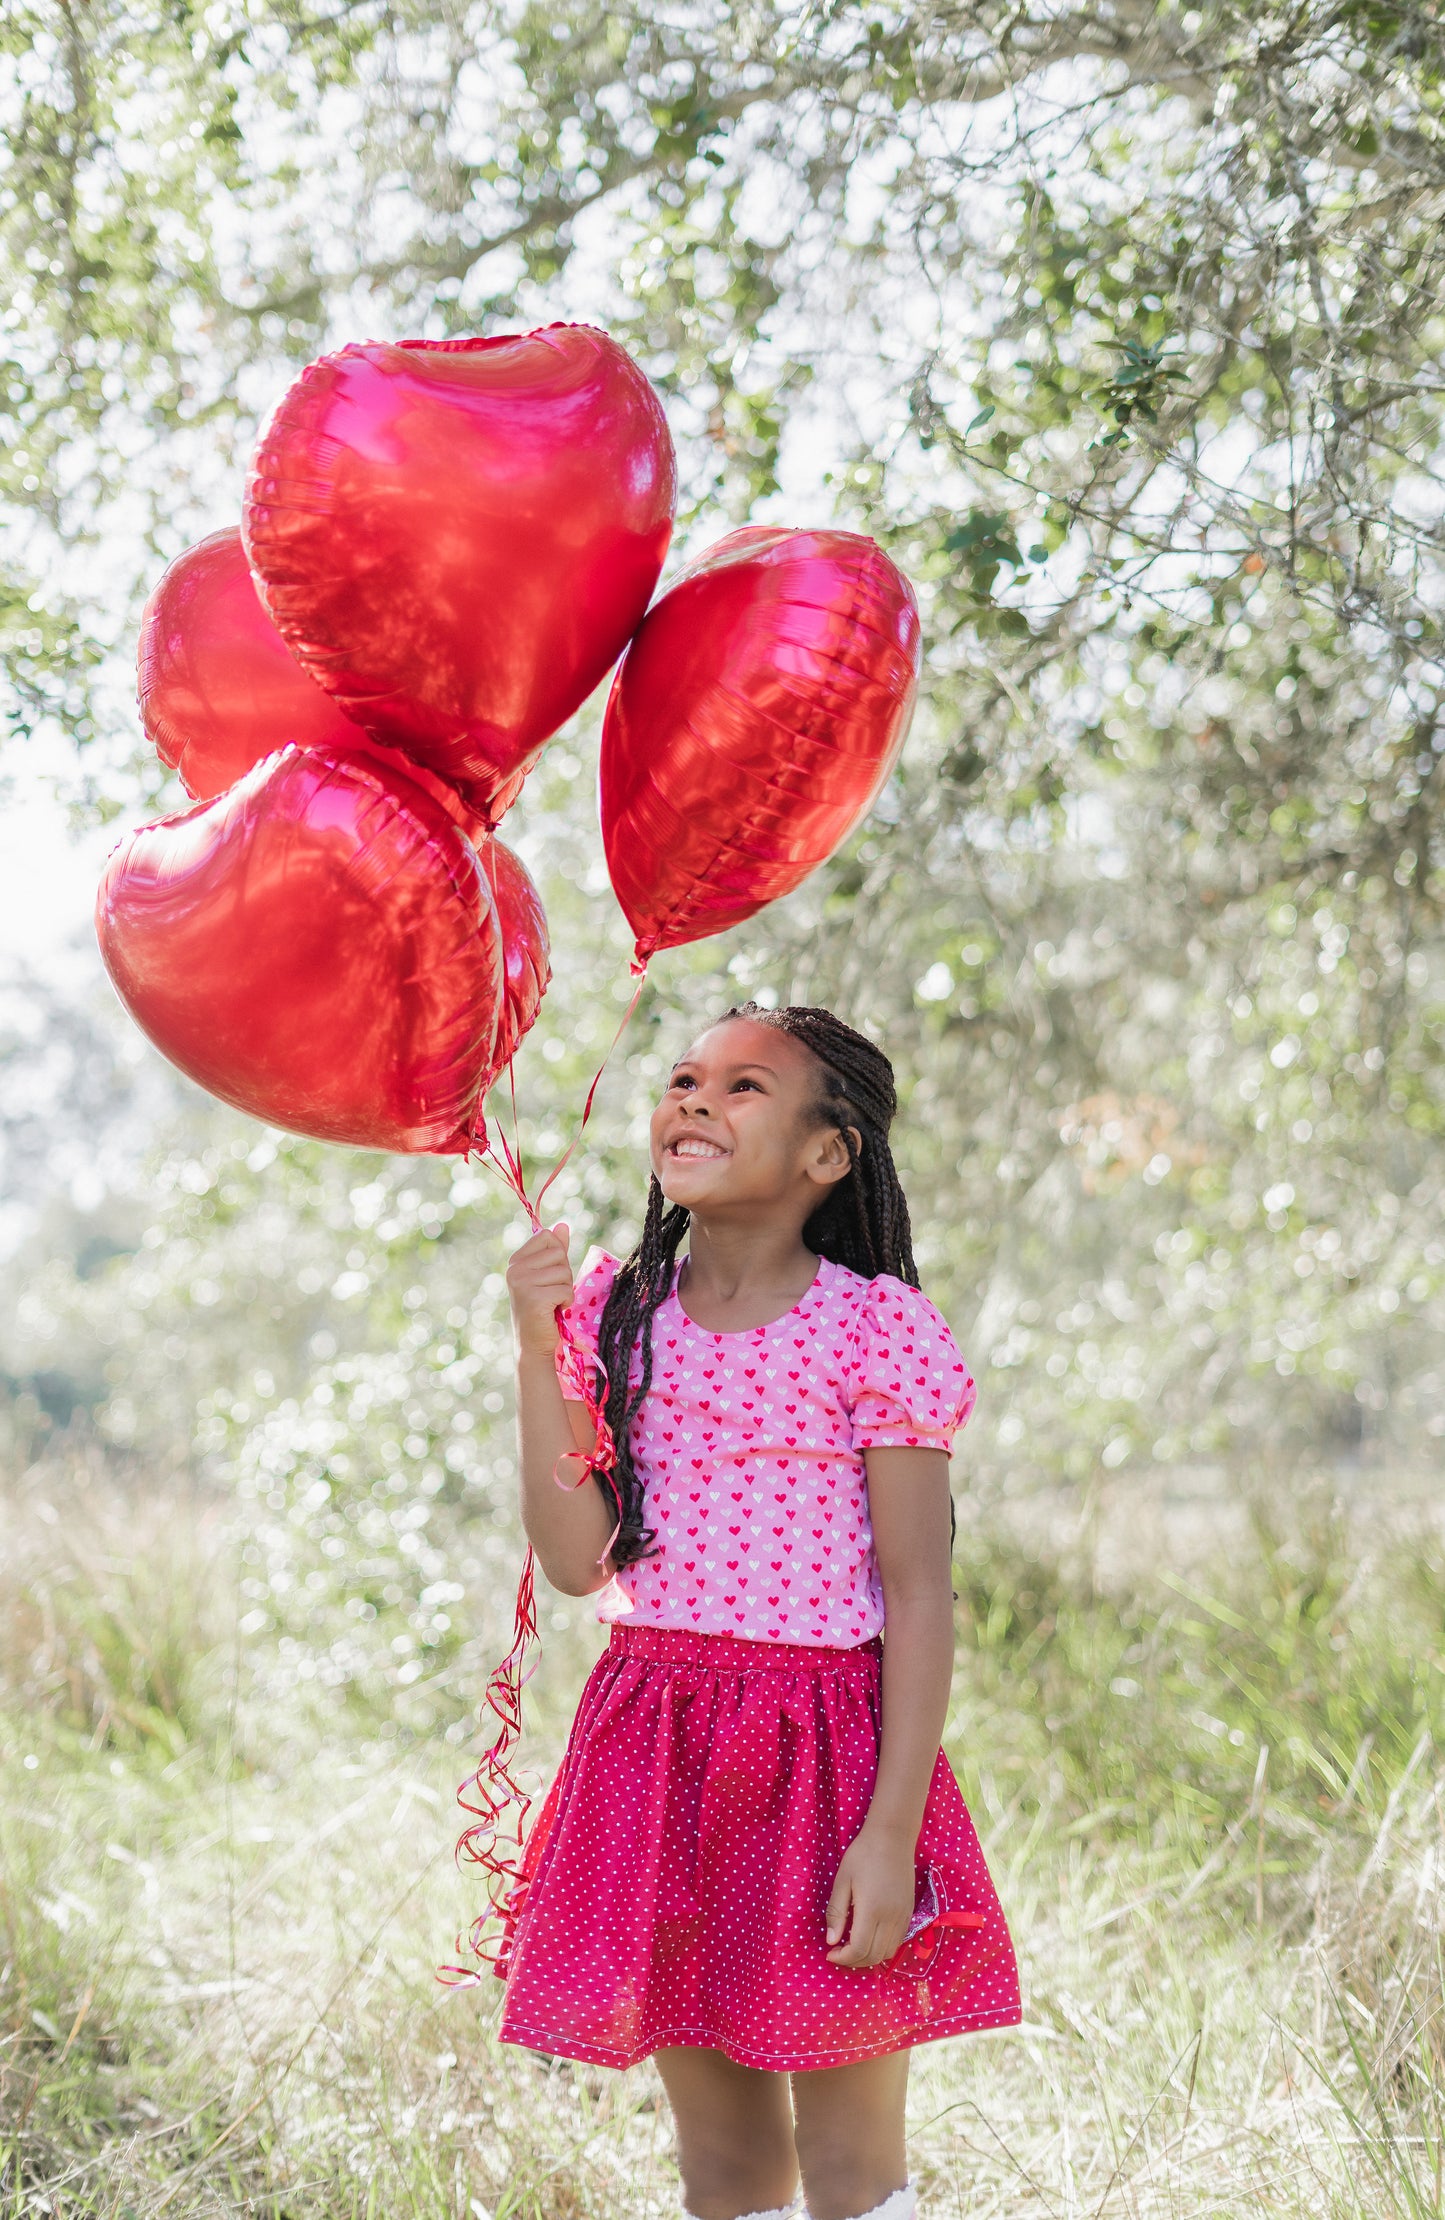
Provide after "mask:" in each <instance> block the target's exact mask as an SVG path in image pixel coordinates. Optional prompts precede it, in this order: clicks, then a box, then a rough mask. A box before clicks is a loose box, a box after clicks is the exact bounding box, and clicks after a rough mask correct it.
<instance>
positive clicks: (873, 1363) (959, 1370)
mask: <svg viewBox="0 0 1445 2220" xmlns="http://www.w3.org/2000/svg"><path fill="white" fill-rule="evenodd" d="M852 1372H853V1379H852V1400H851V1409H852V1421H853V1442H854V1446H855V1448H858V1449H942V1450H945V1451H946V1450H948V1449H949V1448H950V1447H951V1446H952V1443H953V1437H954V1435H955V1434H956V1433H957V1431H958V1429H959V1428H960V1427H961V1426H962V1425H963V1424H964V1422H965V1421H966V1419H967V1418H968V1415H969V1412H970V1411H971V1410H972V1409H973V1403H974V1384H973V1380H972V1378H971V1377H970V1374H969V1370H968V1366H967V1365H966V1364H965V1363H964V1361H963V1358H962V1357H961V1356H960V1355H959V1353H958V1344H957V1343H956V1342H955V1340H954V1338H953V1335H952V1334H951V1333H950V1332H949V1330H948V1326H947V1324H946V1323H945V1321H944V1319H943V1317H942V1315H941V1313H940V1312H939V1311H937V1310H935V1309H934V1307H933V1305H932V1303H930V1302H929V1300H928V1297H927V1296H926V1295H920V1294H919V1292H918V1290H917V1288H916V1287H907V1286H905V1285H904V1283H903V1281H902V1280H897V1279H894V1277H893V1275H892V1274H891V1273H888V1272H884V1273H880V1274H879V1276H878V1278H877V1279H875V1280H871V1281H870V1282H869V1285H868V1292H867V1294H866V1295H865V1296H864V1298H863V1302H862V1304H861V1306H860V1309H859V1314H858V1333H857V1339H856V1342H855V1345H854V1356H853V1367H852Z"/></svg>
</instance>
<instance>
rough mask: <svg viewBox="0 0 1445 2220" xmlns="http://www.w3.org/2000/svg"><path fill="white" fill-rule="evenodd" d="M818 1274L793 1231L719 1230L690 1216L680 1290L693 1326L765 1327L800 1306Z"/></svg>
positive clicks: (815, 1263) (720, 1329) (724, 1328)
mask: <svg viewBox="0 0 1445 2220" xmlns="http://www.w3.org/2000/svg"><path fill="white" fill-rule="evenodd" d="M817 1270H818V1259H817V1257H816V1256H815V1255H814V1253H813V1251H812V1250H811V1249H810V1248H807V1247H806V1246H805V1245H804V1242H803V1238H802V1235H801V1233H800V1232H799V1231H798V1229H797V1228H796V1227H795V1226H780V1227H775V1228H768V1227H759V1226H730V1225H721V1226H719V1225H708V1224H707V1223H705V1222H703V1221H700V1220H699V1219H698V1218H696V1217H694V1219H693V1221H692V1226H691V1229H690V1232H689V1237H688V1252H687V1256H686V1258H685V1260H684V1263H683V1267H682V1276H681V1280H680V1283H679V1285H680V1288H682V1289H685V1290H686V1294H687V1301H686V1306H685V1307H686V1310H687V1315H688V1317H689V1318H691V1319H692V1321H693V1323H694V1324H695V1325H698V1326H702V1327H705V1328H707V1329H709V1330H710V1331H712V1332H714V1333H728V1332H737V1331H740V1330H741V1331H746V1330H747V1329H748V1328H749V1327H752V1326H760V1325H762V1326H765V1325H770V1324H771V1323H772V1321H773V1319H775V1318H778V1317H781V1316H782V1315H783V1314H784V1313H785V1312H786V1311H789V1310H791V1309H792V1308H793V1306H794V1305H795V1304H796V1303H800V1302H801V1301H802V1299H803V1297H804V1296H805V1295H806V1294H807V1292H808V1289H809V1288H810V1287H811V1286H812V1284H813V1281H814V1278H815V1277H816V1275H817Z"/></svg>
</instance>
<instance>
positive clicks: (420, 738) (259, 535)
mask: <svg viewBox="0 0 1445 2220" xmlns="http://www.w3.org/2000/svg"><path fill="white" fill-rule="evenodd" d="M675 498H676V464H675V461H674V457H673V452H672V441H671V439H670V438H669V436H668V431H667V424H666V421H665V419H664V417H663V414H662V409H661V406H660V404H659V402H658V399H657V396H656V394H655V393H654V392H653V390H652V388H651V386H650V385H649V384H648V382H647V380H646V378H645V377H644V376H643V375H642V372H641V371H640V370H639V369H638V368H637V366H636V364H635V363H634V362H633V361H632V360H631V358H630V357H629V356H628V355H626V354H625V353H624V352H623V350H622V349H621V348H620V347H619V346H617V345H616V343H615V342H614V341H612V340H610V339H609V338H607V337H606V335H605V334H604V333H602V332H599V331H592V330H589V329H587V328H586V327H585V326H582V325H576V324H557V325H553V326H551V327H550V328H549V329H548V330H545V331H535V332H527V333H512V334H507V335H500V336H498V337H495V338H487V339H452V340H425V339H420V340H403V341H401V342H400V343H399V344H397V345H391V344H389V343H386V342H368V343H366V344H364V345H357V346H350V347H344V348H342V350H341V351H340V353H339V354H333V355H326V356H323V358H322V359H321V360H320V361H319V362H313V363H312V364H311V365H310V366H309V367H308V368H307V369H306V370H304V371H303V372H302V373H301V376H300V377H299V378H298V379H297V380H296V382H295V384H294V385H293V386H292V387H291V388H290V390H289V391H288V392H287V393H286V394H285V395H284V396H283V397H282V400H281V403H280V406H279V407H278V408H277V410H276V413H275V415H274V416H273V417H272V419H271V422H270V424H269V425H268V426H267V428H266V430H265V432H264V433H263V434H262V437H261V441H260V444H259V446H258V448H257V450H256V456H255V460H254V463H253V465H252V470H251V476H250V480H249V483H248V486H247V491H246V509H245V522H244V529H245V538H246V551H247V554H248V555H249V557H250V560H251V565H252V568H253V569H254V571H255V572H256V574H257V576H258V578H259V580H260V585H261V592H262V598H263V599H264V601H265V604H266V608H267V611H268V613H269V615H270V617H271V619H272V622H273V623H274V624H275V626H276V628H277V630H278V631H279V632H280V634H281V637H282V639H283V640H284V641H285V642H286V645H287V646H288V647H289V648H290V650H291V652H292V654H293V655H294V656H295V657H296V659H297V661H298V663H299V664H300V665H301V668H302V669H303V670H304V671H305V672H306V673H307V674H308V675H309V676H310V677H311V678H313V679H315V680H316V681H317V683H318V684H319V685H321V686H323V687H324V688H325V689H326V691H327V692H328V693H329V694H330V695H332V697H333V698H334V699H335V700H336V702H337V703H338V704H339V705H340V706H341V707H342V708H343V709H345V711H346V712H347V714H348V715H349V716H351V717H354V718H355V719H356V721H357V722H358V723H359V724H361V725H362V726H364V727H365V729H366V730H367V731H368V732H370V733H372V734H374V735H375V736H376V737H377V738H378V739H381V740H385V741H388V742H390V743H391V744H393V745H395V746H399V747H404V748H406V749H407V750H408V751H409V752H410V753H411V754H413V755H414V756H415V757H416V759H417V761H418V762H420V763H426V764H428V765H430V767H431V768H432V769H433V770H435V771H439V772H440V773H441V774H442V776H443V777H445V778H448V779H451V780H453V781H454V782H455V783H456V785H457V786H458V787H459V788H460V789H461V790H462V791H463V792H464V793H465V794H466V796H467V798H468V800H469V801H470V802H472V804H473V806H474V807H475V808H477V809H478V810H479V811H481V812H482V813H483V814H484V815H485V816H486V818H487V821H488V822H489V823H491V824H495V823H496V821H497V818H498V817H499V816H500V815H501V813H502V811H503V810H504V809H506V808H507V807H508V805H509V804H510V803H511V802H512V801H513V800H515V798H516V795H517V791H518V789H519V787H520V785H521V782H522V779H523V777H524V776H525V775H526V772H527V771H528V769H529V768H530V767H531V765H532V764H533V763H534V762H535V761H536V758H537V756H538V754H539V753H540V752H541V748H542V745H543V743H544V741H546V740H547V738H548V737H549V736H550V735H551V734H552V733H554V732H555V731H556V730H557V728H558V726H559V725H560V724H562V723H564V722H565V720H566V719H567V718H568V717H570V716H571V714H572V712H573V710H574V709H576V708H578V707H579V705H580V704H581V703H582V702H583V701H584V700H585V699H586V697H587V695H588V694H590V693H591V691H592V689H593V687H594V686H595V685H596V684H597V682H598V680H599V679H600V678H601V677H602V675H603V673H604V672H605V671H606V670H607V668H608V666H609V665H610V664H611V663H613V662H614V661H615V660H616V658H617V656H618V655H619V654H620V653H621V650H622V648H623V647H624V646H625V645H626V643H627V641H628V639H629V638H630V636H631V634H632V633H633V632H634V631H635V629H636V627H637V624H638V621H639V619H640V618H641V616H642V614H643V611H644V610H645V609H646V607H647V604H648V601H649V599H650V598H651V594H652V589H653V587H654V585H655V584H656V583H657V576H658V572H659V571H660V570H661V568H662V560H663V557H664V555H665V554H666V552H667V544H668V540H669V538H670V536H671V531H672V511H673V504H674V501H675Z"/></svg>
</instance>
